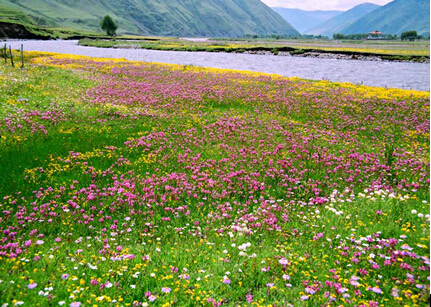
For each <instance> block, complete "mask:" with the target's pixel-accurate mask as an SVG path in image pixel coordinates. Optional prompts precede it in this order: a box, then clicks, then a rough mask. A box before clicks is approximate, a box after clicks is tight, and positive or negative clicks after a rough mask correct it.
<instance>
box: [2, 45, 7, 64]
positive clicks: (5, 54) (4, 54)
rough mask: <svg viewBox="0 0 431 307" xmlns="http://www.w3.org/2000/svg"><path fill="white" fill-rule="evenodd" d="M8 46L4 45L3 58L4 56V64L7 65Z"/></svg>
mask: <svg viewBox="0 0 431 307" xmlns="http://www.w3.org/2000/svg"><path fill="white" fill-rule="evenodd" d="M6 50H7V49H6V44H4V48H3V56H4V62H5V64H6V63H7V51H6Z"/></svg>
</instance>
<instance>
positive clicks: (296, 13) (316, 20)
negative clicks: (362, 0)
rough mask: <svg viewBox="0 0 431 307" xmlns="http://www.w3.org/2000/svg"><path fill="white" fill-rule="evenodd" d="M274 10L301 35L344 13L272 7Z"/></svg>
mask: <svg viewBox="0 0 431 307" xmlns="http://www.w3.org/2000/svg"><path fill="white" fill-rule="evenodd" d="M272 9H273V10H274V11H275V12H277V13H278V14H280V16H281V17H283V18H284V19H285V20H286V21H287V22H289V23H290V24H291V25H292V26H294V27H295V29H297V30H298V31H299V32H301V33H305V32H306V31H307V30H308V29H311V28H314V27H315V26H317V25H319V24H321V23H322V22H324V21H326V20H328V19H330V18H332V17H335V16H337V15H339V14H341V13H343V12H342V11H304V10H300V9H288V8H284V7H272Z"/></svg>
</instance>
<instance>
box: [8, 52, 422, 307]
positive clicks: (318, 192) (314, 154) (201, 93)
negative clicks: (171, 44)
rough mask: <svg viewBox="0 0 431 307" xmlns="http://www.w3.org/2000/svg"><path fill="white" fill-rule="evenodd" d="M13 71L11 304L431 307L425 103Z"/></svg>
mask: <svg viewBox="0 0 431 307" xmlns="http://www.w3.org/2000/svg"><path fill="white" fill-rule="evenodd" d="M26 61H27V62H26V65H25V68H24V69H16V68H12V67H10V66H9V65H8V64H7V65H5V64H4V63H3V62H1V64H0V81H1V82H0V172H1V173H2V174H3V176H1V177H0V197H1V198H0V237H1V243H0V264H1V265H0V304H9V306H13V305H17V306H18V305H21V304H24V306H50V305H55V306H57V305H59V304H60V305H62V304H64V305H65V306H110V305H112V306H147V305H154V306H220V305H223V306H238V305H240V306H249V305H252V306H270V305H271V306H286V305H288V306H290V305H294V306H320V305H331V306H339V305H345V306H350V305H351V306H354V305H356V306H359V305H363V306H405V305H409V306H428V300H429V275H430V274H429V253H430V249H429V247H430V246H429V239H430V237H429V234H430V232H429V201H430V197H429V115H430V114H429V102H430V101H429V93H427V92H415V91H404V90H395V89H383V88H372V87H365V86H354V85H351V84H340V83H331V82H326V81H319V82H311V81H306V80H301V79H296V78H291V79H289V78H283V77H279V76H276V75H265V74H258V73H248V72H238V71H228V70H217V69H204V68H198V67H193V66H179V65H164V64H150V63H142V62H131V61H126V60H121V59H120V60H118V59H115V60H114V59H100V58H88V57H80V56H69V55H59V54H42V53H26Z"/></svg>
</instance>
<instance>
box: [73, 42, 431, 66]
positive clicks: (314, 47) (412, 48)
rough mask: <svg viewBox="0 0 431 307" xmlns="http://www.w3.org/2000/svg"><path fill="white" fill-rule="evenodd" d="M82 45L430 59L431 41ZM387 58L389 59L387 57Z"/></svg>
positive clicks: (389, 58)
mask: <svg viewBox="0 0 431 307" xmlns="http://www.w3.org/2000/svg"><path fill="white" fill-rule="evenodd" d="M80 44H81V45H83V46H94V47H105V48H142V49H153V50H173V51H206V52H240V53H241V52H258V51H266V52H272V53H274V54H277V53H279V52H290V53H291V54H296V55H299V54H303V53H306V52H326V53H343V54H344V53H345V54H358V55H369V56H372V55H377V56H382V57H383V58H384V59H388V60H406V61H409V60H418V61H422V60H423V59H425V58H428V59H429V56H430V50H429V46H430V43H429V41H418V42H401V41H394V42H392V41H387V42H384V41H361V42H355V41H332V40H297V39H295V40H283V41H275V40H274V41H271V40H241V39H236V40H234V39H209V40H205V39H178V38H166V37H165V38H160V39H159V40H157V41H148V40H142V41H140V40H133V41H131V40H123V39H119V40H91V39H85V40H81V41H80ZM385 57H386V58H385Z"/></svg>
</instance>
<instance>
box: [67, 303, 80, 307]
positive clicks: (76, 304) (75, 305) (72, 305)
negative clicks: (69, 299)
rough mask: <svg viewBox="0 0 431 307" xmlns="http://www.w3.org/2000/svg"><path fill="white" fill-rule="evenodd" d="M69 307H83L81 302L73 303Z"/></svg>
mask: <svg viewBox="0 0 431 307" xmlns="http://www.w3.org/2000/svg"><path fill="white" fill-rule="evenodd" d="M69 306H70V307H79V306H81V303H80V302H73V303H70V305H69Z"/></svg>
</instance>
